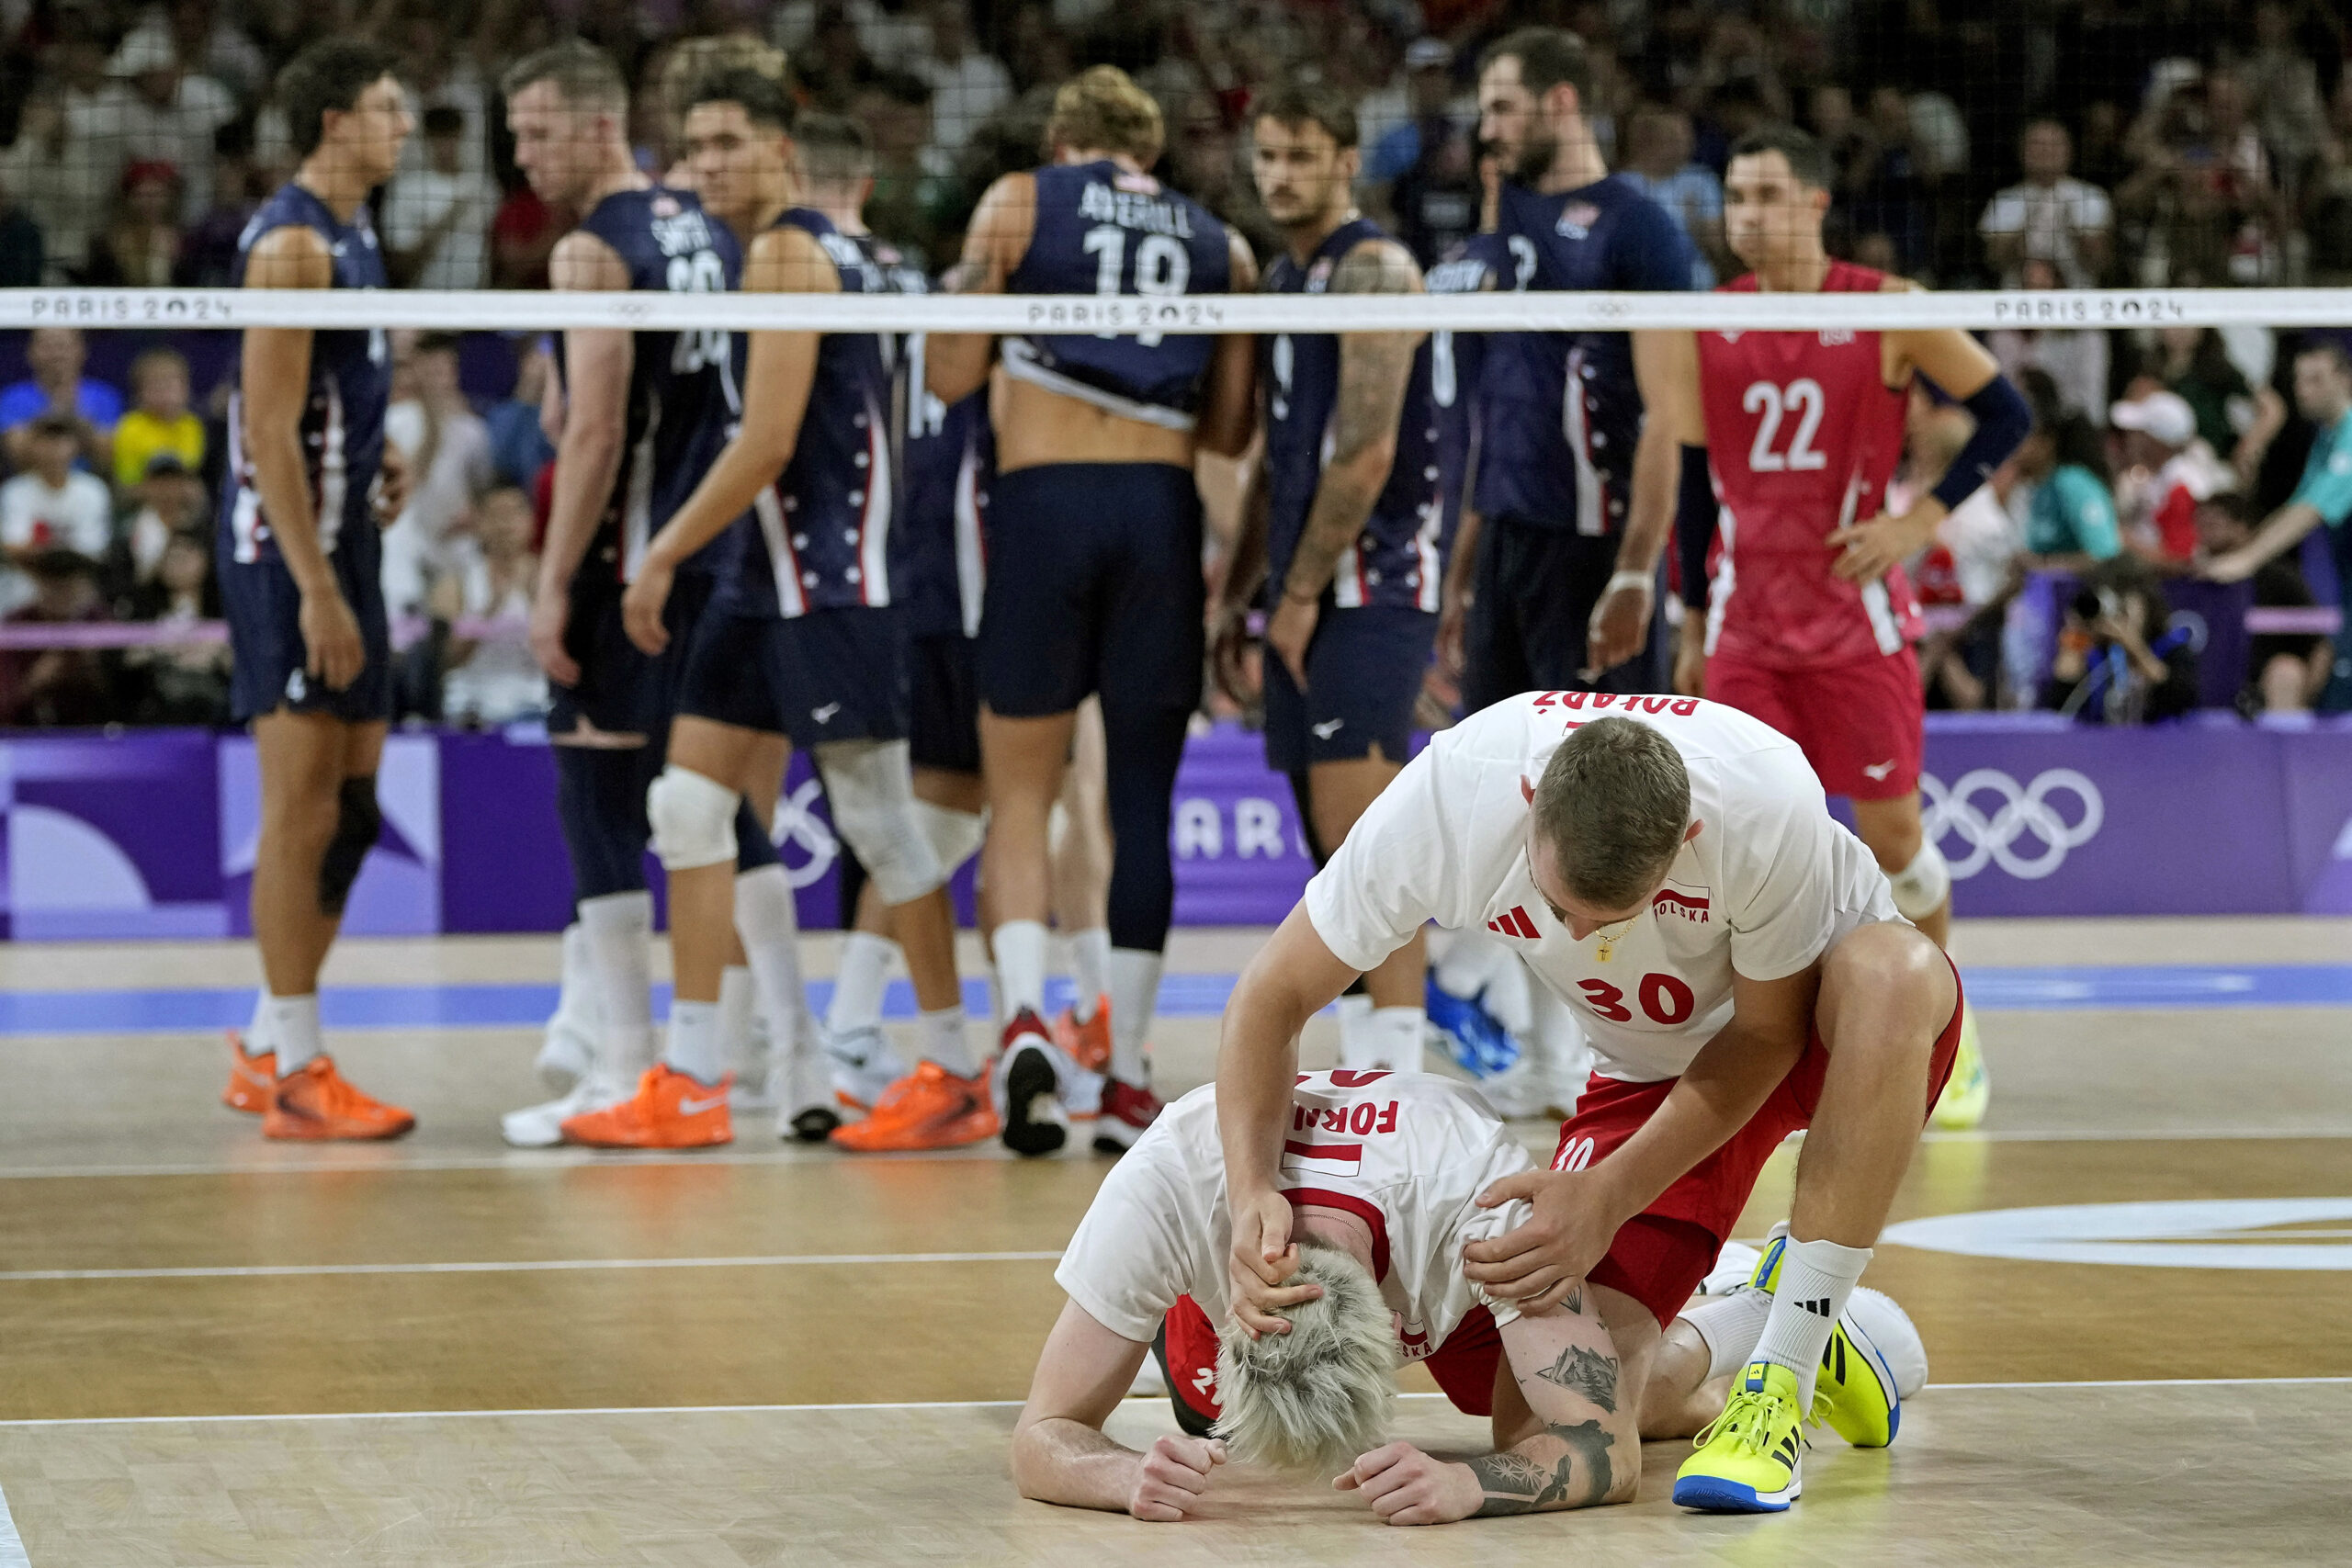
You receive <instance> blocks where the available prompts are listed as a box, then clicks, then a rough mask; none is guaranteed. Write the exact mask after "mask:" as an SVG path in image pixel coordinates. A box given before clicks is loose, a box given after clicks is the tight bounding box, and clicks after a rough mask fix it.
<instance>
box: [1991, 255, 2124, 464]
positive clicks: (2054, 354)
mask: <svg viewBox="0 0 2352 1568" xmlns="http://www.w3.org/2000/svg"><path fill="white" fill-rule="evenodd" d="M2018 282H2019V284H2020V285H2021V286H2022V287H2024V288H2031V289H2044V290H2046V289H2054V288H2064V287H2065V286H2064V283H2063V282H2061V281H2060V279H2059V276H2058V269H2057V267H2056V266H2055V265H2053V264H2052V263H2050V262H2047V261H2044V260H2041V258H2039V257H2034V258H2030V259H2029V260H2028V261H2027V262H2026V263H2025V264H2024V266H2023V269H2022V271H2021V272H2020V274H2019V276H2018ZM1985 346H1986V347H1988V348H1990V349H1991V350H1992V351H1993V357H1994V358H1995V359H1997V360H1999V361H2000V364H2001V369H2002V371H2003V373H2005V374H2006V375H2007V377H2008V378H2009V379H2010V380H2012V381H2014V380H2016V379H2018V377H2020V376H2021V375H2023V374H2024V373H2025V372H2026V371H2028V370H2040V371H2042V372H2043V373H2045V374H2047V375H2048V376H2049V378H2051V380H2052V382H2054V383H2055V384H2056V386H2057V388H2058V395H2059V397H2060V398H2061V400H2063V401H2064V404H2065V406H2066V407H2067V409H2069V410H2070V411H2072V412H2075V413H2078V414H2080V415H2082V416H2083V417H2084V418H2085V419H2087V420H2089V421H2090V422H2091V423H2092V424H2093V425H2099V424H2103V423H2106V421H2107V401H2108V399H2107V389H2108V381H2107V377H2108V368H2109V344H2108V334H2107V333H2104V332H2101V331H2098V329H2096V328H2077V327H2065V328H2041V327H2030V328H2018V327H2003V328H2001V329H1999V330H1998V331H1996V332H1993V333H1988V334H1986V337H1985Z"/></svg>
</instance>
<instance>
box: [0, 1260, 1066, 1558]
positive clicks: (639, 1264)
mask: <svg viewBox="0 0 2352 1568" xmlns="http://www.w3.org/2000/svg"><path fill="white" fill-rule="evenodd" d="M1061 1255H1062V1251H1061V1248H1059V1247H1055V1248H1054V1249H1053V1250H1052V1251H1050V1252H837V1253H803V1254H797V1255H793V1254H784V1255H778V1256H775V1257H763V1258H525V1259H514V1260H510V1259H503V1258H499V1259H482V1260H481V1261H476V1262H464V1263H240V1264H218V1265H197V1266H193V1267H189V1268H184V1269H7V1270H5V1271H0V1284H7V1285H17V1284H36V1283H45V1282H51V1281H55V1280H277V1279H287V1278H297V1277H300V1278H308V1277H311V1276H313V1275H332V1274H545V1273H560V1272H566V1271H570V1270H574V1269H832V1268H845V1267H864V1266H865V1265H868V1264H877V1263H1050V1262H1057V1261H1058V1260H1059V1259H1060V1258H1061ZM0 1568H6V1559H5V1558H0Z"/></svg>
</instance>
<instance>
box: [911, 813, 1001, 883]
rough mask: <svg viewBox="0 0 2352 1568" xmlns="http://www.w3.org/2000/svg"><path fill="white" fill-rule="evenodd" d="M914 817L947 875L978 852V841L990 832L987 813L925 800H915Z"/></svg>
mask: <svg viewBox="0 0 2352 1568" xmlns="http://www.w3.org/2000/svg"><path fill="white" fill-rule="evenodd" d="M915 820H916V821H918V822H920V823H922V831H923V837H924V838H926V839H929V840H931V852H932V854H933V856H934V857H936V858H937V860H938V862H939V869H940V870H941V871H942V872H944V874H947V875H949V876H953V875H955V874H956V868H957V867H958V866H960V865H962V864H963V863H965V862H966V861H967V860H970V859H971V858H972V857H973V856H974V855H976V854H978V853H979V852H980V840H983V839H985V838H987V837H988V834H989V816H988V813H987V812H985V811H957V810H955V809H953V808H951V807H944V806H933V804H932V803H931V802H930V801H928V800H920V799H919V800H917V801H916V802H915Z"/></svg>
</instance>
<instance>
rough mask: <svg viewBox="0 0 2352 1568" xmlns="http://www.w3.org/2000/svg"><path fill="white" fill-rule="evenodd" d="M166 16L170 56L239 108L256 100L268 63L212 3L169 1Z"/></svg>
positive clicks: (206, 0)
mask: <svg viewBox="0 0 2352 1568" xmlns="http://www.w3.org/2000/svg"><path fill="white" fill-rule="evenodd" d="M243 8H244V7H243V6H240V7H238V9H240V10H243ZM166 15H167V17H169V26H170V28H171V33H172V51H173V55H174V57H175V59H177V60H178V61H179V62H180V63H181V64H182V65H184V66H186V67H187V69H188V70H190V71H196V72H200V73H203V74H204V75H207V76H209V77H211V78H212V79H213V80H214V81H216V82H218V83H220V85H222V86H223V87H226V88H227V89H229V92H230V95H231V96H232V97H234V98H235V99H236V100H237V102H238V104H239V105H240V106H241V107H245V108H250V107H253V106H254V104H255V103H256V102H258V101H259V100H260V98H261V96H262V94H263V93H265V92H266V91H267V90H268V87H269V61H268V59H267V57H266V56H265V55H264V54H263V53H262V51H261V47H260V46H259V45H258V44H256V43H254V40H253V39H251V38H248V37H247V36H246V35H245V34H244V32H243V30H242V29H240V28H238V27H237V25H236V24H235V23H234V22H232V21H231V20H230V19H229V18H228V17H224V16H222V15H221V14H220V7H218V6H215V5H213V3H212V0H172V4H171V6H170V8H169V10H168V11H167V12H166Z"/></svg>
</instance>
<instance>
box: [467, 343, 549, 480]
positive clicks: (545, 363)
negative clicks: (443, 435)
mask: <svg viewBox="0 0 2352 1568" xmlns="http://www.w3.org/2000/svg"><path fill="white" fill-rule="evenodd" d="M513 346H514V349H515V388H514V390H512V391H511V392H509V393H508V394H507V395H506V396H505V397H504V398H502V399H500V400H498V401H497V402H495V403H492V405H491V406H490V407H489V408H488V409H486V410H484V411H483V413H482V423H483V425H484V426H485V427H486V428H487V429H488V430H489V432H490V466H491V470H492V474H493V475H494V476H495V478H496V482H497V483H499V484H502V485H515V486H519V487H520V488H521V489H523V490H525V491H529V490H532V489H533V488H535V487H536V486H537V483H538V478H539V470H540V469H541V468H545V467H546V466H547V465H548V464H549V463H551V462H553V461H555V446H554V445H553V444H552V443H551V442H549V441H548V435H547V429H546V423H545V419H544V415H543V412H542V405H543V404H544V403H545V401H546V400H547V395H548V385H549V383H550V381H551V380H552V379H553V377H554V367H555V355H554V351H553V350H552V348H551V347H550V346H549V344H548V339H547V338H544V337H521V338H517V339H515V342H514V345H513Z"/></svg>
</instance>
